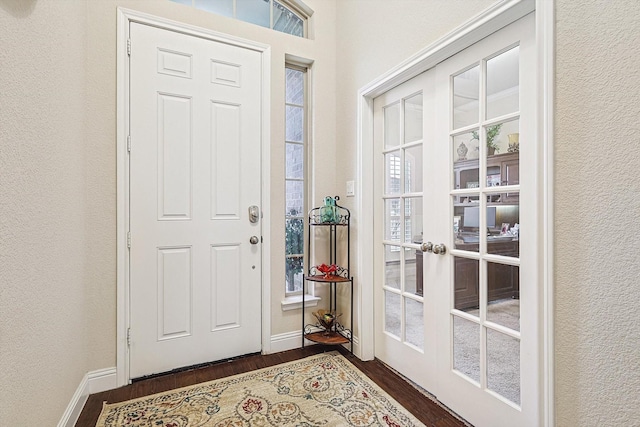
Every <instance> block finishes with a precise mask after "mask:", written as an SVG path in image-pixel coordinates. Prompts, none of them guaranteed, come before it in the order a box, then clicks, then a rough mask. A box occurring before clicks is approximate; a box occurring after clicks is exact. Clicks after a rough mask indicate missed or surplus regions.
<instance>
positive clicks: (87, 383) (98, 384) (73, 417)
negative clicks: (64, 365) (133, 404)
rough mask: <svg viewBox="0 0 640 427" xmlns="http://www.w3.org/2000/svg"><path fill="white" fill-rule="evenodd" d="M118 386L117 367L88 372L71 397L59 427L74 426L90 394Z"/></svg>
mask: <svg viewBox="0 0 640 427" xmlns="http://www.w3.org/2000/svg"><path fill="white" fill-rule="evenodd" d="M116 387H117V380H116V368H106V369H98V370H97V371H91V372H88V373H86V374H85V375H84V376H83V377H82V380H81V381H80V384H79V385H78V388H77V389H76V392H75V393H74V394H73V396H72V397H71V401H70V402H69V405H67V409H66V410H65V411H64V413H63V414H62V418H61V419H60V422H59V423H58V427H74V426H75V425H76V422H77V421H78V417H80V413H81V412H82V409H83V408H84V404H85V403H86V402H87V399H88V398H89V395H90V394H94V393H100V392H103V391H107V390H111V389H114V388H116Z"/></svg>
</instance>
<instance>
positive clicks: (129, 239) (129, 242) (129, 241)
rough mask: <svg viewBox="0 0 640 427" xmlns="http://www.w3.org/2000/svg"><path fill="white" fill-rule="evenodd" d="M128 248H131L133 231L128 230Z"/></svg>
mask: <svg viewBox="0 0 640 427" xmlns="http://www.w3.org/2000/svg"><path fill="white" fill-rule="evenodd" d="M127 248H129V249H131V232H130V231H127Z"/></svg>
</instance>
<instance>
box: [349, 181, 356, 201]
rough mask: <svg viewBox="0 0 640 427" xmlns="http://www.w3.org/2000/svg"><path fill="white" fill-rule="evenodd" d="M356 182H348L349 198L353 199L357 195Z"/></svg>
mask: <svg viewBox="0 0 640 427" xmlns="http://www.w3.org/2000/svg"><path fill="white" fill-rule="evenodd" d="M355 187H356V184H355V181H347V196H350V197H353V196H354V195H355V194H356V190H355Z"/></svg>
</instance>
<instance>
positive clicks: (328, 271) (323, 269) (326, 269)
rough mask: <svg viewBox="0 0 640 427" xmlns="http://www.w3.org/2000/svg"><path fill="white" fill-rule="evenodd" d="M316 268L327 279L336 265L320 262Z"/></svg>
mask: <svg viewBox="0 0 640 427" xmlns="http://www.w3.org/2000/svg"><path fill="white" fill-rule="evenodd" d="M316 268H317V269H318V271H319V272H320V273H322V274H324V278H325V279H328V278H329V276H331V275H333V274H335V272H336V271H337V270H338V266H337V265H335V264H331V265H327V264H321V265H319V266H318V267H316Z"/></svg>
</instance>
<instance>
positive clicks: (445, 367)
mask: <svg viewBox="0 0 640 427" xmlns="http://www.w3.org/2000/svg"><path fill="white" fill-rule="evenodd" d="M533 28H534V18H533V15H530V16H528V17H526V18H523V19H522V20H520V22H518V23H515V24H513V25H511V26H510V27H508V28H507V29H503V30H501V31H500V32H498V33H497V34H494V35H492V36H490V37H488V38H487V39H485V40H482V41H481V42H479V43H477V44H476V45H474V46H472V47H470V48H468V49H467V50H465V51H464V52H462V53H459V54H457V55H455V56H454V57H452V58H451V59H448V60H446V61H443V62H442V63H440V64H438V65H437V66H436V67H435V70H430V71H427V72H425V73H423V74H421V75H419V76H417V77H414V78H413V79H411V80H409V81H407V82H405V83H404V84H402V85H401V86H398V87H396V88H394V89H392V90H390V91H388V92H387V93H385V94H383V95H381V96H379V97H377V98H376V99H375V101H374V108H373V110H374V121H373V124H374V142H375V144H374V147H375V153H376V155H375V156H374V159H375V163H374V171H375V176H376V177H377V179H376V181H375V184H374V185H375V186H376V187H377V188H378V190H377V191H375V192H374V199H375V200H377V201H378V202H376V203H377V206H376V207H374V210H375V211H376V215H374V224H375V226H376V228H375V229H374V235H375V236H376V239H375V242H376V243H375V245H376V246H375V249H374V254H378V255H376V256H375V257H374V265H378V266H382V267H381V268H378V269H376V271H375V273H374V282H375V283H376V285H375V286H374V287H375V289H376V304H375V307H376V310H381V313H384V311H385V310H386V309H387V307H388V306H389V302H386V303H385V304H383V302H382V301H384V298H385V294H387V295H396V294H398V295H402V296H403V300H402V301H403V303H402V304H401V307H402V311H401V313H402V316H403V319H402V322H404V313H405V310H406V307H405V305H404V295H405V292H398V291H404V290H405V289H404V285H403V286H402V289H398V291H396V290H395V289H393V287H394V285H393V284H392V285H391V286H389V285H388V284H387V282H388V280H387V279H384V278H385V277H386V276H385V271H384V266H385V262H384V260H383V257H384V256H387V257H388V256H389V255H388V253H387V255H382V252H383V251H382V250H381V246H379V245H380V244H379V242H385V246H384V247H385V248H388V247H389V245H390V244H393V245H395V244H397V245H400V244H403V245H404V246H407V244H406V237H405V236H401V238H400V239H399V241H390V238H389V236H388V232H387V231H386V230H385V233H384V236H381V235H382V234H383V233H382V229H383V227H382V224H383V223H385V224H386V222H388V219H385V220H384V221H383V220H382V219H383V218H385V216H388V215H389V213H388V209H389V208H388V207H387V208H385V213H384V214H382V213H381V212H382V211H381V206H382V205H380V200H381V198H382V195H383V194H386V196H384V199H385V203H387V202H388V201H389V199H395V198H396V197H399V195H400V194H402V195H403V196H402V197H403V198H404V197H405V196H404V194H405V193H406V191H400V192H399V193H397V194H398V195H395V194H396V193H389V191H388V190H385V191H381V190H380V189H379V188H380V187H384V186H385V183H384V179H385V176H386V175H385V171H384V170H383V169H384V167H382V165H383V164H386V163H389V162H388V160H387V159H386V157H384V158H383V157H381V156H380V154H379V153H380V152H385V153H386V154H385V156H388V155H389V154H393V153H394V152H395V150H396V148H400V145H398V147H395V146H394V145H393V144H391V145H387V144H386V141H384V140H385V137H386V135H387V133H388V132H387V130H385V129H384V127H383V122H384V117H383V116H384V107H389V106H392V105H395V103H397V102H398V101H400V105H404V102H405V100H406V99H407V97H408V96H412V94H413V93H416V92H417V91H424V92H423V93H424V94H425V95H424V98H425V102H424V106H425V107H424V108H425V120H424V123H425V127H424V128H425V132H424V137H423V141H424V168H423V169H424V175H425V182H424V196H425V201H424V210H423V214H424V218H425V224H424V240H425V241H427V240H432V241H433V242H434V243H440V242H445V243H447V247H448V248H453V247H454V245H453V241H452V233H450V229H451V225H450V218H451V215H452V214H453V212H452V211H451V212H450V206H451V200H450V196H449V190H450V188H449V185H451V184H449V181H451V180H450V179H446V178H447V177H449V176H450V175H451V173H452V170H451V164H452V161H451V160H450V158H449V156H450V151H451V143H449V144H447V143H446V141H447V140H448V138H449V131H450V127H449V123H450V116H449V114H450V113H449V111H451V107H450V105H449V102H450V100H451V99H452V97H451V95H450V90H451V86H450V85H451V81H452V80H451V77H452V75H453V74H454V73H457V72H460V71H462V70H464V69H465V68H468V66H470V65H472V64H474V63H475V64H478V63H481V62H482V61H483V60H485V59H487V58H488V57H491V56H492V55H497V54H498V53H501V51H506V50H508V48H510V47H513V46H514V45H519V46H520V85H521V89H520V93H521V95H520V96H521V100H522V99H524V102H522V101H521V110H520V111H517V110H516V113H519V114H517V115H515V116H514V115H513V114H511V115H507V116H504V117H505V118H504V119H502V118H500V119H496V120H514V119H515V118H517V117H519V118H520V122H519V123H520V132H521V134H522V135H526V139H527V141H529V144H528V145H527V146H524V145H523V146H522V154H521V156H522V157H523V158H524V159H525V160H521V162H520V170H521V177H522V176H524V178H521V183H522V184H521V186H520V187H513V188H514V190H518V189H521V193H520V199H521V202H520V203H521V206H522V207H523V209H522V211H523V212H522V214H521V215H520V220H521V221H520V222H521V223H522V224H523V225H524V226H526V227H527V228H526V229H531V230H536V229H537V226H538V224H539V222H540V219H539V217H538V215H537V212H538V207H537V206H536V204H537V200H538V199H537V196H538V193H537V190H536V188H537V186H538V185H539V180H538V178H537V173H536V170H537V166H536V164H535V161H531V159H536V157H537V153H538V151H539V147H540V146H539V145H538V144H537V141H538V139H537V137H536V129H537V128H536V126H535V122H536V113H535V108H534V105H535V103H534V102H533V100H534V99H535V87H536V83H535V78H534V76H535V74H534V73H532V72H531V70H535V43H534V36H533ZM431 71H434V72H435V73H436V74H437V78H436V83H435V85H436V88H437V89H436V92H437V94H435V93H433V92H432V91H431V88H432V87H433V82H432V80H433V79H432V78H429V77H428V76H429V73H430V72H431ZM430 91H431V92H430ZM432 102H435V104H436V105H437V108H435V109H434V108H432V107H431V105H432V104H431V103H432ZM433 111H437V114H436V115H435V118H432V119H431V120H430V119H429V115H430V114H433ZM481 111H483V110H482V109H481ZM400 117H403V115H402V114H400ZM496 120H494V121H496ZM429 122H430V125H431V126H429V125H428V123H429ZM476 122H477V119H476ZM401 123H402V121H401ZM405 123H406V122H405ZM481 123H484V121H482V120H481ZM490 123H491V121H490ZM434 125H435V126H434ZM401 126H402V125H401ZM383 133H384V135H385V136H382V135H383ZM433 140H435V141H436V143H435V144H434V143H432V142H433ZM383 142H384V143H385V145H384V147H383V146H382V143H383ZM531 142H535V143H531ZM389 147H391V148H389ZM400 151H403V153H402V157H401V158H402V159H405V157H404V156H405V155H404V150H397V153H398V156H400V154H399V153H400ZM438 159H439V160H438ZM404 162H406V160H403V163H402V165H403V166H402V167H404ZM386 167H387V168H388V167H389V166H388V165H386ZM389 173H390V172H389V171H388V170H387V171H386V174H387V175H388V174H389ZM391 173H393V172H391ZM527 177H528V178H527ZM387 179H388V177H387ZM406 179H407V178H406V177H403V178H402V180H403V181H406ZM503 185H504V184H503ZM387 186H388V184H387ZM389 194H391V195H389ZM412 196H413V194H411V193H409V194H408V197H412ZM523 196H524V197H523ZM447 206H449V209H447ZM437 207H440V208H439V209H438V208H437ZM402 209H404V202H403V203H402ZM434 209H436V210H435V211H434ZM376 218H377V220H376ZM540 244H541V242H540V241H539V237H538V235H537V233H534V232H531V233H527V234H526V236H525V238H524V239H521V242H520V248H521V252H520V253H521V256H520V259H519V260H517V259H512V260H508V259H507V260H506V262H516V264H515V265H519V266H520V271H521V277H522V278H521V298H522V300H523V301H524V306H522V305H521V323H522V325H521V329H520V330H519V331H518V332H514V331H511V332H509V330H508V329H505V328H502V327H498V326H496V327H497V331H500V332H505V331H506V332H508V333H511V334H512V336H515V337H517V339H522V343H521V349H520V352H521V354H522V357H521V359H520V363H521V365H520V366H521V370H522V373H521V379H522V407H518V405H517V404H510V403H507V401H506V400H505V399H502V398H497V397H496V395H495V394H493V393H492V392H488V391H486V390H488V387H487V383H486V381H487V380H486V378H484V377H482V383H481V384H477V385H476V384H472V382H471V381H468V379H465V378H464V377H463V376H462V375H460V374H459V372H456V370H455V369H453V365H452V362H453V355H452V352H451V350H452V347H453V341H452V336H453V335H452V333H453V331H452V329H451V328H452V320H449V312H450V311H451V310H452V308H453V306H454V302H453V291H452V288H453V281H452V280H453V276H452V274H451V272H450V267H451V268H452V267H453V257H450V255H449V254H447V255H446V256H445V257H442V256H434V255H427V254H425V255H426V256H425V257H424V271H425V276H424V302H425V307H424V324H425V331H424V336H425V345H424V349H423V352H421V351H416V350H420V349H415V348H413V346H411V345H407V344H410V343H409V342H403V341H404V339H405V337H404V335H405V326H404V323H402V324H403V326H402V328H401V329H400V328H398V331H397V332H396V333H395V334H393V333H392V334H391V335H390V334H389V333H388V332H385V331H384V328H385V320H384V318H385V316H384V315H380V314H378V315H376V316H375V318H376V331H377V332H376V346H375V348H376V356H377V357H380V358H381V359H382V360H384V361H385V362H387V363H390V364H391V366H393V367H394V368H396V369H398V370H399V371H400V372H402V373H404V374H405V375H407V376H409V377H410V378H411V379H413V380H414V381H416V382H418V383H419V384H421V385H423V386H425V387H426V388H427V389H428V390H430V391H431V392H433V393H434V394H436V396H437V397H438V398H439V399H440V400H442V401H443V402H444V403H445V404H447V405H448V406H449V407H451V408H452V409H454V410H455V411H457V412H458V413H460V414H461V415H462V416H464V417H466V418H467V419H468V420H469V421H471V422H472V423H474V425H479V426H483V425H487V426H489V425H491V426H498V425H504V426H510V425H522V426H525V425H532V426H534V425H539V421H540V420H541V418H542V416H543V412H542V410H541V399H540V394H541V393H540V391H541V390H540V386H541V381H540V372H541V371H542V360H541V357H540V355H541V354H542V352H541V347H542V340H540V339H539V337H540V333H539V332H540V329H541V325H542V322H541V317H542V316H541V314H542V310H541V309H540V287H539V286H538V283H539V277H538V275H537V272H538V271H539V268H540V265H541V260H540V258H539V257H538V253H539V251H537V249H536V248H537V247H539V245H540ZM408 246H409V247H411V244H410V243H409V245H408ZM407 253H408V252H405V254H407ZM449 253H450V252H449ZM410 256H413V254H412V253H410ZM472 256H473V255H472ZM483 256H484V255H481V258H482V257H483ZM405 258H407V259H408V256H405V257H403V260H404V259H405ZM488 258H489V259H491V255H489V256H488ZM494 258H495V256H494ZM492 261H493V260H492ZM499 261H501V262H504V261H505V259H500V258H499V257H497V258H496V261H494V262H499ZM409 262H411V261H409ZM387 266H388V265H387ZM406 268H408V267H407V264H406V261H405V262H404V263H403V267H402V277H403V280H402V282H403V283H404V274H405V272H404V270H405V269H406ZM485 268H486V267H482V268H481V272H483V271H485V270H484V269H485ZM387 269H388V268H387ZM386 274H387V275H388V272H387V273H386ZM483 274H486V271H485V273H483ZM392 282H393V280H392ZM383 283H384V284H385V286H386V287H385V289H386V290H385V292H384V293H383V292H381V289H382V286H381V285H382V284H383ZM449 284H451V286H450V285H449ZM483 286H486V283H484V284H483V285H481V289H482V288H483ZM398 288H400V286H398ZM485 292H486V291H485ZM409 297H411V298H408V299H413V295H409ZM394 298H398V299H399V298H400V297H399V296H398V297H394ZM420 301H422V299H421V298H420ZM481 301H483V300H482V298H481ZM483 303H484V304H485V305H486V301H483ZM430 304H431V305H430ZM450 307H451V308H450ZM432 309H435V311H436V313H435V315H434V313H433V311H432ZM452 313H453V312H452ZM457 313H460V311H457ZM462 314H464V313H462ZM433 319H435V321H433ZM482 322H484V314H483V315H482V316H481V323H482ZM392 324H393V322H392ZM432 326H433V327H432ZM480 330H481V329H480V328H478V331H480ZM482 330H483V331H484V326H483V328H482ZM487 330H488V331H491V332H492V333H496V331H494V330H493V329H487ZM436 334H437V339H434V337H435V336H436ZM396 335H397V336H396ZM505 336H506V335H505ZM482 337H483V339H485V338H484V337H485V335H484V332H483V335H482ZM485 352H486V350H485V348H484V346H482V350H481V352H480V353H481V355H480V357H481V359H482V360H486V359H484V358H486V354H485ZM422 353H423V354H422ZM436 359H437V363H434V361H435V360H436ZM436 365H437V367H436ZM416 366H420V368H419V369H416ZM481 366H484V369H486V362H482V363H481ZM480 386H481V387H480ZM470 402H474V403H473V404H470ZM478 402H481V403H480V404H477V403H478ZM518 403H519V402H518Z"/></svg>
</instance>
